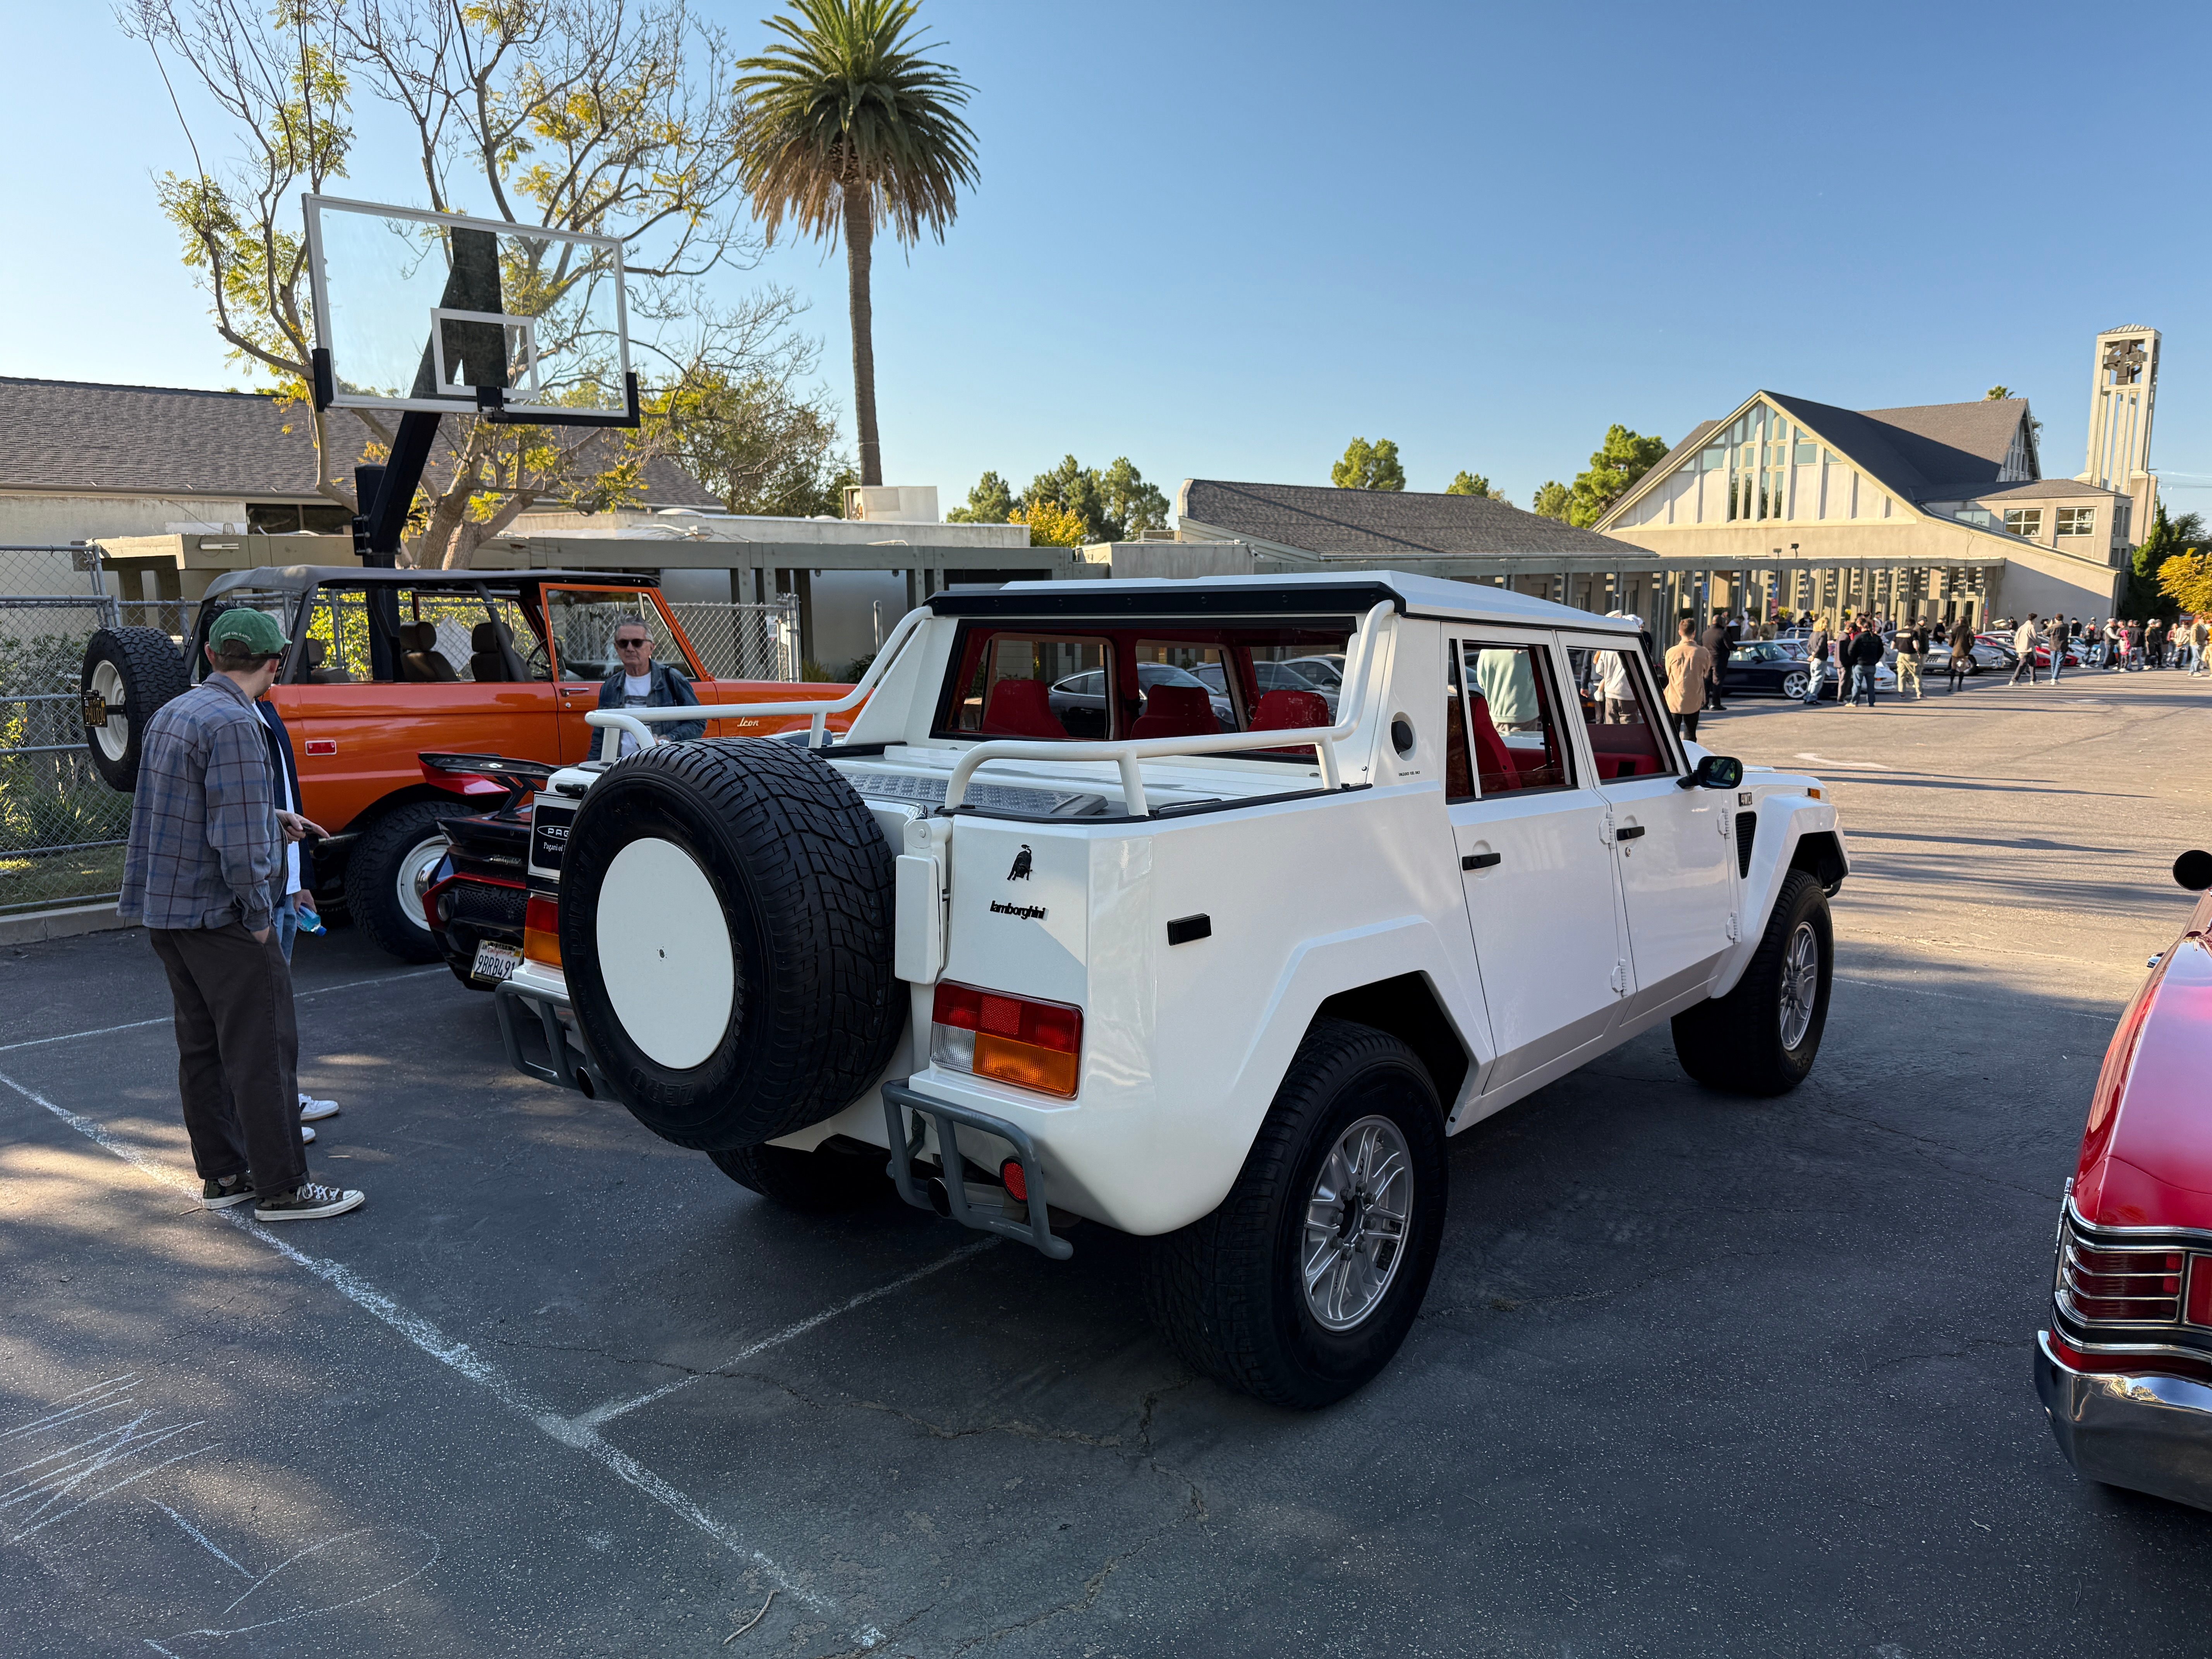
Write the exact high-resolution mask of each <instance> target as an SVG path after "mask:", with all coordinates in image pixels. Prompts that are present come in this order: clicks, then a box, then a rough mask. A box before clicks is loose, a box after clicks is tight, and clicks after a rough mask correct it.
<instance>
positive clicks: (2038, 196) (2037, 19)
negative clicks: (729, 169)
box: [0, 0, 2212, 507]
mask: <svg viewBox="0 0 2212 1659" xmlns="http://www.w3.org/2000/svg"><path fill="white" fill-rule="evenodd" d="M702 9H703V10H704V11H705V13H706V14H707V15H709V16H711V17H713V18H714V19H715V20H716V21H720V23H722V24H723V25H725V26H726V27H727V28H728V29H729V31H730V33H731V34H732V38H733V40H735V41H736V42H737V43H738V45H739V46H742V47H744V48H746V49H750V47H751V45H752V43H754V42H756V41H757V40H760V39H761V38H762V31H761V30H760V28H759V27H758V24H757V21H756V20H757V18H759V17H760V16H761V15H763V14H764V13H765V11H766V10H767V9H768V8H767V7H766V6H765V5H764V4H763V3H761V0H751V3H748V4H743V5H714V4H708V5H707V6H705V7H703V8H702ZM923 16H924V18H925V19H926V20H927V21H928V22H929V24H930V25H931V26H932V28H933V33H935V34H936V35H937V36H938V37H939V40H941V41H942V43H943V49H942V52H940V54H939V55H941V56H942V57H944V58H946V59H947V60H948V61H950V62H951V63H952V64H955V65H957V67H958V68H959V69H960V70H962V71H963V74H964V75H965V76H967V78H968V79H969V81H970V82H972V83H973V84H974V85H975V88H976V94H975V100H974V102H973V104H972V106H971V108H970V120H971V124H972V125H974V127H975V131H976V133H977V136H978V140H979V144H980V149H981V165H982V179H981V185H980V186H979V188H978V189H977V190H976V191H975V192H974V193H973V195H972V196H971V197H969V199H968V200H967V201H966V203H965V204H963V209H962V211H961V216H960V219H959V222H958V223H957V225H956V226H955V227H954V228H953V230H952V233H951V236H950V238H949V239H948V240H947V241H946V243H945V245H944V246H938V245H937V244H935V243H933V242H929V243H925V244H924V245H923V246H921V247H920V248H919V249H917V250H915V252H914V253H913V254H912V255H911V257H910V258H909V257H906V256H903V255H902V254H901V253H899V252H897V251H896V250H894V249H891V248H889V247H885V246H882V245H880V244H879V246H878V258H877V264H876V287H875V306H876V354H877V366H878V371H877V372H878V400H879V404H880V410H881V422H882V430H883V442H884V466H885V477H886V478H887V479H888V480H889V481H890V482H892V483H934V484H937V485H939V487H940V488H941V489H942V490H943V492H944V501H945V505H946V506H951V505H953V504H955V503H956V502H957V501H959V500H960V499H962V497H963V495H964V494H965V491H966V489H967V487H968V486H969V484H970V483H973V482H974V481H975V477H976V476H977V474H978V473H980V472H981V471H982V470H983V469H984V468H986V467H990V468H995V469H996V470H998V471H1000V472H1002V473H1004V474H1006V476H1007V477H1010V478H1012V480H1013V481H1014V483H1016V485H1017V486H1019V485H1020V484H1022V483H1025V482H1026V481H1027V480H1028V478H1029V477H1030V475H1031V474H1032V473H1034V472H1036V471H1040V470H1042V469H1043V468H1045V467H1047V466H1049V465H1053V464H1054V462H1056V461H1057V460H1058V459H1059V458H1060V456H1061V455H1062V454H1063V453H1068V452H1071V451H1072V452H1073V453H1075V454H1076V455H1077V456H1079V458H1080V459H1082V460H1083V461H1084V462H1085V463H1086V464H1091V465H1098V464H1103V463H1104V462H1106V461H1108V460H1110V459H1112V458H1113V457H1114V456H1115V455H1117V454H1127V456H1129V457H1130V459H1132V460H1133V461H1134V462H1135V463H1136V464H1137V465H1138V466H1139V468H1141V469H1142V471H1144V473H1145V475H1146V477H1148V478H1152V479H1153V480H1155V481H1157V482H1158V483H1161V485H1162V486H1163V488H1164V489H1167V490H1168V491H1169V492H1170V495H1172V492H1173V489H1174V487H1175V484H1176V482H1177V481H1179V480H1180V479H1182V478H1183V477H1189V476H1194V475H1196V476H1204V477H1228V478H1253V479H1264V480H1272V481H1277V482H1284V483H1327V482H1328V468H1329V465H1330V463H1331V461H1332V460H1334V459H1335V458H1336V457H1337V456H1338V455H1339V454H1340V453H1342V451H1343V448H1344V446H1345V444H1346V441H1349V440H1350V439H1351V438H1352V436H1353V435H1364V436H1366V437H1369V438H1385V437H1388V438H1393V439H1395V440H1396V441H1397V442H1398V444H1399V446H1400V448H1401V453H1402V454H1403V456H1404V459H1405V463H1406V468H1407V480H1408V483H1409V485H1410V487H1412V488H1413V489H1442V488H1443V485H1444V483H1446V482H1447V481H1448V480H1449V478H1450V477H1451V475H1452V473H1453V471H1455V469H1457V468H1460V467H1468V468H1471V469H1474V470H1475V471H1481V472H1486V473H1487V474H1488V475H1489V476H1490V477H1491V478H1492V480H1493V481H1494V482H1495V483H1498V484H1499V485H1500V486H1501V487H1503V488H1504V489H1506V491H1507V492H1508V494H1509V495H1510V497H1511V498H1512V499H1513V500H1515V501H1518V502H1520V503H1522V504H1523V505H1526V504H1527V502H1528V498H1529V496H1530V495H1531V493H1532V492H1533V491H1534V489H1535V487H1536V486H1537V485H1538V484H1539V483H1541V482H1542V481H1543V480H1544V479H1546V478H1547V477H1559V478H1561V479H1565V478H1568V477H1571V476H1572V474H1573V473H1574V472H1575V471H1577V470H1578V469H1579V468H1580V467H1582V466H1583V465H1585V464H1586V460H1587V457H1588V455H1589V451H1590V450H1591V449H1592V448H1594V447H1595V445H1596V443H1597V442H1598V441H1599V439H1600V438H1601V436H1602V435H1603V433H1604V430H1605V428H1606V426H1607V423H1608V422H1613V421H1621V422H1626V423H1627V424H1628V425H1630V426H1632V427H1633V428H1637V429H1638V430H1639V431H1642V432H1646V433H1652V432H1656V433H1658V434H1660V435H1663V436H1665V437H1666V438H1668V439H1669V440H1673V439H1678V438H1680V436H1681V435H1683V433H1684V432H1685V431H1686V429H1687V428H1689V427H1690V426H1691V425H1692V424H1693V423H1694V422H1696V421H1698V420H1699V419H1700V418H1703V417H1706V416H1718V415H1720V414H1722V413H1723V412H1725V411H1726V410H1728V409H1729V408H1731V407H1733V406H1734V405H1735V404H1737V403H1738V402H1740V401H1741V399H1742V398H1744V397H1745V396H1747V394H1748V393H1749V392H1752V391H1753V389H1755V388H1757V387H1760V386H1765V387H1770V388H1771V389H1774V390H1777V391H1782V392H1795V393H1797V394H1800V395H1802V396H1805V397H1809V398H1818V399H1820V400H1822V401H1825V402H1830V403H1836V404H1844V405H1846V406H1850V407H1854V408H1873V407H1880V406H1886V405H1891V404H1915V403H1934V402H1944V401H1951V400H1956V399H1963V398H1974V397H1978V396H1979V395H1980V394H1981V392H1983V391H1984V389H1985V388H1986V387H1988V386H1990V385H1991V384H1992V383H1995V382H2002V383H2004V384H2006V385H2008V386H2011V387H2012V388H2013V389H2014V391H2015V392H2024V393H2026V394H2027V396H2029V397H2030V398H2033V401H2034V405H2035V412H2036V414H2037V415H2038V416H2039V417H2040V418H2041V419H2042V421H2043V422H2045V430H2044V465H2045V471H2046V472H2047V473H2051V474H2057V475H2066V474H2071V473H2073V472H2075V471H2078V470H2079V469H2080V468H2081V465H2082V447H2083V435H2084V425H2085V421H2086V417H2087V398H2088V386H2087V382H2088V379H2089V374H2088V368H2089V365H2088V359H2089V355H2090V351H2089V346H2090V340H2091V337H2092V336H2093V334H2094V333H2095V332H2096V331H2097V330H2099V329H2100V328H2106V327H2111V326H2114V325H2118V324H2122V323H2148V324H2150V325H2154V326H2156V327H2158V328H2160V329H2162V330H2163V331H2165V350H2166V359H2165V363H2164V367H2163V369H2162V372H2161V375H2160V399H2159V410H2158V422H2157V429H2156V437H2155V441H2154V452H2153V453H2154V464H2155V465H2158V466H2159V467H2160V471H2165V472H2166V473H2168V474H2169V475H2170V483H2171V484H2172V485H2179V484H2182V483H2185V482H2187V479H2186V477H2185V476H2184V475H2192V474H2193V475H2197V477H2199V478H2200V479H2201V480H2202V481H2203V482H2204V483H2212V370H2208V368H2207V367H2206V366H2205V352H2206V350H2207V349H2208V347H2212V329H2208V326H2207V319H2206V314H2205V313H2206V307H2205V299H2206V289H2207V282H2208V274H2212V248H2208V246H2207V241H2208V232H2207V229H2206V217H2205V213H2204V208H2205V196H2206V171H2205V166H2206V149H2207V144H2206V137H2205V135H2206V126H2205V124H2204V120H2203V115H2202V113H2201V104H2200V102H2199V99H2198V96H2197V94H2198V93H2199V91H2200V89H2201V86H2202V78H2203V63H2204V61H2205V56H2206V52H2205V49H2206V47H2207V46H2208V44H2212V8H2207V7H2205V6H2203V5H2202V4H2201V3H2200V4H2197V5H2193V6H2185V5H2158V4H2147V5H2143V6H2138V7H2132V8H2129V9H2126V10H2125V11H2124V12H2120V13H2115V12H2113V11H2112V10H2110V9H2099V8H2090V7H2085V6H2075V7H2068V8H2060V7H2056V6H2042V5H2033V4H2029V5H2021V4H2005V5H1998V4H1989V3H1974V4H1959V3H1952V4H1946V5H1941V6H1929V5H1928V4H1927V3H1925V0H1921V3H1917V4H1911V5H1888V4H1873V5H1860V6H1856V7H1850V8H1834V7H1803V6H1774V5H1692V6H1689V7H1678V8H1663V7H1651V6H1648V5H1638V6H1616V5H1582V6H1573V7H1569V6H1536V7H1531V6H1525V5H1523V6H1513V7H1474V6H1446V5H1414V4H1409V5H1401V6H1377V5H1365V6H1356V7H1355V6H1346V5H1339V6H1334V7H1325V6H1316V5H1306V4H1297V3H1280V0H1278V3H1270V4H1243V3H1239V4H1217V5H1194V4H1191V3H1188V0H1185V3H1182V4H1176V5H1169V4H1160V3H1153V0H1116V3H1114V4H1111V5H1092V4H1085V5H1076V4H1042V3H1027V4H1019V5H1016V4H1004V3H990V0H927V3H926V4H925V5H924V7H923ZM0 23H4V28H0V38H4V39H6V40H9V43H10V46H11V56H12V58H13V60H14V61H13V62H12V63H11V65H10V69H11V74H10V76H9V82H10V96H9V99H8V100H5V102H4V104H0V136H4V146H5V153H6V154H8V155H9V156H10V157H11V158H13V165H12V166H11V167H10V168H9V191H8V196H9V202H10V204H11V205H12V207H13V210H14V212H13V215H12V216H13V218H14V221H15V226H16V228H17V231H18V235H17V237H16V239H15V247H14V250H13V252H14V256H15V257H13V258H9V259H8V260H6V261H4V262H0V306H4V307H5V313H6V314H7V315H8V316H9V318H10V319H11V326H10V327H9V329H8V331H6V334H5V346H4V349H0V373H4V374H28V375H42V376H50V377H54V378H60V379H80V380H114V381H123V382H132V383H150V384H158V385H179V386H237V385H241V384H245V381H244V380H243V379H242V377H241V375H240V373H239V372H238V371H237V370H235V369H234V368H231V367H229V366H228V365H227V364H226V363H225V362H224V360H223V355H222V347H221V345H220V343H219V342H218V341H217V340H216V337H215V336H214V334H213V332H212V331H211V330H210V327H209V325H208V322H207V320H206V315H205V301H204V298H203V296H202V295H200V294H199V293H198V292H197V289H195V288H194V287H193V285H192V283H191V274H190V273H189V272H187V271H186V270H185V269H184V267H183V266H182V265H181V264H179V261H178V258H177V246H176V242H175V240H174V238H173V234H172V233H171V232H170V231H169V230H168V228H167V227H166V226H165V225H164V224H163V223H162V222H161V220H160V219H159V217H158V216H157V215H156V212H155V204H154V196H153V188H152V185H151V183H150V179H149V175H150V174H151V173H155V172H158V171H159V170H161V169H163V168H169V167H176V168H184V167H187V166H188V165H189V162H188V155H187V152H186V150H185V144H184V141H183V138H182V137H181V134H180V132H179V128H178V125H177V121H176V118H175V116H174V114H173V112H171V110H170V107H169V104H168V100H167V94H166V93H165V92H164V91H163V89H162V87H161V82H160V80H159V79H158V78H157V77H156V76H155V73H154V70H153V67H152V64H151V63H150V61H149V59H148V58H147V56H146V53H145V51H144V49H143V47H141V46H135V45H133V44H131V43H130V42H128V41H126V40H124V39H123V38H122V37H121V35H120V33H118V31H117V29H116V28H115V27H114V24H113V21H112V17H111V15H109V13H108V12H107V10H106V8H105V7H104V6H100V5H96V4H84V5H77V4H70V5H59V6H58V5H53V4H39V5H32V4H27V3H21V0H0ZM362 131H363V135H364V149H363V150H362V159H361V161H360V163H359V164H358V165H357V166H356V170H355V175H354V177H353V178H352V179H351V180H349V184H348V186H347V188H348V191H349V193H353V194H358V195H362V196H376V197H384V198H386V199H391V200H395V201H415V200H417V199H418V197H417V195H416V190H415V186H414V185H413V181H412V180H410V178H409V176H408V174H407V173H406V171H405V169H404V165H403V164H402V163H403V161H404V158H403V157H402V156H401V155H399V154H398V152H397V151H391V152H387V153H386V156H385V157H384V158H381V159H380V158H379V157H378V156H376V155H373V154H370V153H369V150H370V149H373V143H372V142H371V141H373V139H374V129H373V123H372V122H371V121H369V120H366V119H365V120H364V121H363V122H362ZM201 136H202V143H203V144H206V143H208V131H207V130H203V132H202V135H201ZM216 147H217V148H221V144H220V143H219V142H218V144H217V146H216ZM26 227H27V228H28V229H27V234H26ZM764 280H765V281H775V282H778V283H786V284H788V285H791V286H793V287H794V288H796V289H799V291H800V292H801V293H802V294H803V295H805V296H806V297H807V298H808V299H809V301H811V304H812V310H811V313H810V314H809V316H808V318H807V319H806V322H807V326H808V328H809V329H810V331H812V332H815V333H817V334H818V335H819V336H820V337H822V339H823V345H824V348H825V349H824V351H823V378H824V380H826V381H827V383H828V384H829V386H831V387H832V389H833V392H835V394H836V398H837V401H838V403H839V404H840V405H841V407H844V408H847V409H849V406H850V402H851V394H850V386H849V374H848V365H849V357H848V349H849V348H848V337H847V335H846V331H845V292H844V266H843V261H842V256H836V257H832V258H829V259H828V260H824V259H823V257H822V255H821V252H820V251H819V250H818V249H817V248H815V247H812V246H793V247H778V248H776V249H775V250H772V251H771V252H769V254H768V255H767V257H766V258H764V260H763V262H762V264H760V265H759V267H758V268H757V270H755V271H754V272H752V273H750V275H745V276H733V277H732V279H731V283H732V290H731V291H732V292H734V291H735V290H736V289H739V288H742V287H743V286H744V285H745V284H747V283H756V282H759V281H764ZM2170 499H2171V501H2172V503H2173V504H2174V505H2175V506H2176V507H2191V506H2205V507H2212V493H2205V492H2199V491H2195V490H2189V489H2172V493H2171V496H2170Z"/></svg>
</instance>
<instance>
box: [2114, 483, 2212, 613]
mask: <svg viewBox="0 0 2212 1659" xmlns="http://www.w3.org/2000/svg"><path fill="white" fill-rule="evenodd" d="M2203 540H2204V519H2203V514H2202V513H2183V514H2182V515H2181V516H2180V517H2179V518H2178V519H2169V518H2167V517H2166V503H2165V502H2164V501H2160V502H2158V504H2157V506H2156V507H2155V508H2154V511H2153V513H2152V517H2151V521H2150V534H2149V535H2148V536H2146V537H2144V538H2142V544H2140V545H2139V546H2137V547H2136V550H2135V556H2134V558H2133V559H2132V560H2131V561H2130V568H2129V570H2128V586H2127V592H2125V593H2124V595H2123V596H2122V598H2121V600H2120V615H2122V616H2123V617H2133V618H2136V619H2137V620H2139V621H2140V620H2147V619H2148V618H2149V617H2166V619H2167V620H2169V621H2171V620H2172V618H2173V617H2175V616H2176V615H2177V614H2179V613H2178V611H2177V610H2176V607H2175V602H2174V596H2173V595H2172V593H2171V592H2168V591H2167V590H2166V588H2165V587H2164V586H2161V584H2160V577H2161V576H2162V575H2163V574H2164V571H2165V567H2166V562H2168V561H2169V560H2171V559H2172V558H2173V557H2174V556H2176V555H2178V554H2181V553H2185V552H2195V551H2197V549H2198V547H2199V546H2200V545H2201V544H2202V543H2203Z"/></svg>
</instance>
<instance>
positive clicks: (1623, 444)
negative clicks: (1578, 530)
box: [1539, 421, 1668, 530]
mask: <svg viewBox="0 0 2212 1659" xmlns="http://www.w3.org/2000/svg"><path fill="white" fill-rule="evenodd" d="M1667 447H1668V446H1667V441H1666V440H1665V439H1664V438H1646V437H1642V436H1639V435H1638V434H1636V433H1633V432H1631V431H1630V430H1629V429H1628V428H1626V427H1625V426H1623V425H1621V424H1620V422H1618V421H1615V422H1613V424H1612V425H1611V426H1609V427H1607V428H1606V432H1605V441H1604V442H1603V443H1602V444H1601V445H1599V446H1598V448H1597V451H1596V453H1594V454H1593V455H1591V457H1590V464H1589V466H1588V467H1586V468H1585V469H1584V470H1583V471H1580V472H1577V474H1576V475H1575V481H1574V483H1572V484H1571V485H1570V486H1568V492H1567V493H1568V495H1570V496H1571V501H1569V503H1568V506H1567V510H1566V512H1565V513H1564V514H1550V513H1547V514H1546V515H1545V516H1547V518H1548V517H1557V516H1563V517H1565V520H1566V521H1567V522H1568V523H1569V524H1571V525H1579V526H1582V527H1583V529H1585V530H1587V529H1588V528H1589V526H1592V525H1594V524H1595V523H1596V522H1597V521H1598V520H1600V519H1601V518H1603V517H1604V516H1605V513H1606V509H1607V507H1611V506H1612V505H1613V503H1614V502H1615V501H1619V500H1620V498H1621V497H1622V496H1623V495H1626V494H1627V493H1628V492H1629V491H1630V490H1631V489H1634V488H1635V487H1636V481H1637V480H1638V478H1640V477H1643V476H1644V474H1645V473H1647V472H1649V471H1650V470H1651V469H1652V467H1653V466H1654V465H1656V463H1657V462H1658V461H1659V460H1660V459H1662V458H1663V457H1664V456H1665V455H1666V453H1667ZM1547 488H1549V486H1548V485H1547ZM1539 510H1540V511H1541V509H1539Z"/></svg>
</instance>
